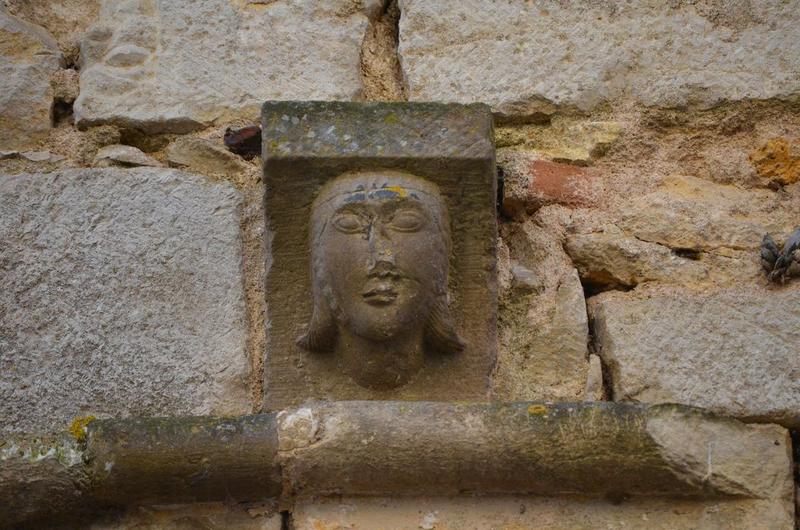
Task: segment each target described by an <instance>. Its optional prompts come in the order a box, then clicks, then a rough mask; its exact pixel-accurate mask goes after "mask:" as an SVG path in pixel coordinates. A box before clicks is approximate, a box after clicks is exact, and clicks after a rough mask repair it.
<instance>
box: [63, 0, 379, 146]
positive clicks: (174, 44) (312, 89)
mask: <svg viewBox="0 0 800 530" xmlns="http://www.w3.org/2000/svg"><path fill="white" fill-rule="evenodd" d="M377 11H379V2H377V1H376V0H369V1H367V2H350V1H348V0H335V1H333V2H316V1H314V0H303V1H300V2H231V1H229V0H202V1H196V0H193V1H189V0H179V1H170V2H152V1H150V0H125V1H118V0H108V1H106V2H104V3H103V6H102V9H101V13H100V16H99V17H98V20H99V22H98V24H96V25H95V26H93V27H92V28H91V29H90V30H89V31H88V32H87V34H86V36H85V38H84V40H83V42H82V45H81V59H82V62H83V65H84V67H83V70H82V73H81V94H80V97H79V98H78V100H77V101H76V103H75V117H76V120H77V124H78V125H79V126H86V125H91V124H98V123H108V122H112V123H116V124H118V125H122V126H130V127H136V128H140V129H144V130H146V131H171V132H185V131H187V130H191V129H194V128H197V127H200V126H202V125H207V124H209V123H212V122H215V121H218V120H225V119H226V118H231V117H234V116H247V117H249V118H250V119H253V120H254V119H256V116H258V107H259V105H260V104H261V103H262V102H263V101H264V100H267V99H319V100H331V99H334V100H336V99H345V100H346V99H353V98H355V97H356V96H357V95H358V94H359V92H360V90H361V81H360V70H359V54H360V50H361V41H362V39H363V37H364V33H365V31H366V29H367V26H368V23H369V16H370V15H372V14H375V15H377Z"/></svg>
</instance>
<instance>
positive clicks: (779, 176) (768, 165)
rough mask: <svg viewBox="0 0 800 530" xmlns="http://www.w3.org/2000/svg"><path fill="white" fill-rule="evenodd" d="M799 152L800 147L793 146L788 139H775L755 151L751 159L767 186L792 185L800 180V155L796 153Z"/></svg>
mask: <svg viewBox="0 0 800 530" xmlns="http://www.w3.org/2000/svg"><path fill="white" fill-rule="evenodd" d="M792 147H794V149H792ZM793 150H794V151H795V153H792V151H793ZM797 150H798V147H797V146H792V145H791V144H790V143H789V141H788V140H787V139H786V138H773V139H772V140H770V141H768V142H767V143H765V144H764V145H762V146H761V147H759V148H758V149H756V150H755V151H753V152H752V153H751V154H750V157H749V159H750V163H751V164H753V166H754V167H755V168H756V171H757V172H758V175H759V176H760V177H761V178H762V179H763V180H764V181H765V182H766V183H767V184H770V183H773V182H775V183H777V184H782V185H785V184H792V183H793V182H797V181H798V180H800V154H798V153H796V151H797Z"/></svg>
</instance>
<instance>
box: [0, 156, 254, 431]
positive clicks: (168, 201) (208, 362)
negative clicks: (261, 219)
mask: <svg viewBox="0 0 800 530" xmlns="http://www.w3.org/2000/svg"><path fill="white" fill-rule="evenodd" d="M239 203H240V197H239V194H238V192H237V191H236V190H235V189H234V188H233V187H232V186H231V185H230V184H227V183H212V182H210V181H209V180H207V179H206V178H204V177H200V176H197V175H192V174H188V173H182V172H179V171H175V170H164V169H154V168H147V169H145V168H142V169H131V170H122V169H85V170H67V171H62V172H58V173H52V174H24V175H16V176H7V175H3V176H2V177H0V241H2V245H0V284H2V286H3V288H2V289H1V290H0V418H2V425H0V430H4V431H17V432H19V431H31V430H38V431H42V430H44V431H47V430H51V429H54V428H62V427H63V426H64V425H65V423H66V422H68V421H69V420H70V419H71V418H72V417H74V416H77V415H89V414H91V415H97V416H100V417H102V416H112V415H123V416H124V415H128V414H137V415H169V414H206V413H237V412H238V413H240V412H246V411H248V409H249V397H248V395H249V391H248V389H247V378H248V376H249V373H250V371H249V363H248V360H247V355H246V353H245V329H246V328H245V315H244V301H243V289H242V281H243V280H242V272H241V259H242V258H241V255H242V254H241V252H242V251H241V242H240V236H239Z"/></svg>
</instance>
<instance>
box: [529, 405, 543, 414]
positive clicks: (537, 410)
mask: <svg viewBox="0 0 800 530" xmlns="http://www.w3.org/2000/svg"><path fill="white" fill-rule="evenodd" d="M528 414H533V415H536V416H541V415H543V414H547V407H545V406H544V405H531V406H529V407H528Z"/></svg>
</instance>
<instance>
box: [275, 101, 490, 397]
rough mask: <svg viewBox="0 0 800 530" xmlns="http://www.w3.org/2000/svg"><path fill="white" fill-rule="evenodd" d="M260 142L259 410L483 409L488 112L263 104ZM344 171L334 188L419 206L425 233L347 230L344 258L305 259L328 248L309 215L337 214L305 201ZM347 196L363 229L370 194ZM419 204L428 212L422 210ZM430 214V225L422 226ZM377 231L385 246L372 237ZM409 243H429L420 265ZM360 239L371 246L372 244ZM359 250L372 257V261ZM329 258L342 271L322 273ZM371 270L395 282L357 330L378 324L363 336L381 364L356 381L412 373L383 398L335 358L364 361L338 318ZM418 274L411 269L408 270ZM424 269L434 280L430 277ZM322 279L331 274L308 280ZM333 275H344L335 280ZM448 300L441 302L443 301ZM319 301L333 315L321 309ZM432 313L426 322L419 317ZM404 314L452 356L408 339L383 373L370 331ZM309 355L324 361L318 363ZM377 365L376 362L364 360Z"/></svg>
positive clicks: (318, 221)
mask: <svg viewBox="0 0 800 530" xmlns="http://www.w3.org/2000/svg"><path fill="white" fill-rule="evenodd" d="M262 131H263V141H264V182H265V187H266V212H267V216H268V219H267V224H268V226H269V228H270V229H272V230H273V231H274V234H275V235H274V238H273V240H272V242H271V245H272V262H271V265H270V268H269V271H268V276H267V304H268V307H269V319H270V331H269V337H268V342H269V344H268V347H267V355H266V360H265V385H264V389H265V392H264V394H265V396H264V399H265V404H266V407H267V409H268V410H275V409H279V408H283V407H287V406H294V405H297V404H300V403H303V402H306V401H307V400H309V399H326V400H331V399H337V400H344V399H400V400H403V399H408V400H419V399H429V400H447V399H484V398H485V397H486V394H487V391H488V373H489V371H490V370H491V366H492V363H493V361H494V357H495V354H496V349H497V345H496V342H497V339H496V333H497V326H496V318H497V317H496V314H497V313H496V307H497V306H496V304H497V301H496V294H497V293H496V276H495V274H496V254H495V242H496V239H497V220H496V213H495V212H496V200H497V188H496V174H495V165H494V162H495V160H494V146H493V143H492V137H491V131H492V117H491V114H490V112H489V109H488V108H487V107H486V106H485V105H470V106H464V105H453V104H449V105H443V104H436V103H411V104H409V103H347V102H268V103H266V104H265V105H264V110H263V121H262ZM365 168H369V169H370V170H371V169H373V168H378V169H379V171H375V172H369V171H364V169H365ZM356 171H357V172H359V173H358V175H357V176H353V175H352V173H351V175H350V176H349V177H343V178H344V179H345V181H346V182H350V183H354V182H355V181H351V180H349V179H350V178H351V177H352V178H353V179H356V180H358V182H357V183H354V184H353V187H352V188H349V189H352V190H356V188H357V186H362V187H363V188H364V189H367V190H372V189H373V188H372V185H374V186H375V187H376V188H377V189H378V190H380V191H378V195H381V194H383V197H384V198H385V200H386V203H384V204H385V206H387V207H392V208H394V207H395V206H396V205H397V204H398V202H397V201H401V200H407V201H408V202H409V204H408V206H409V209H411V205H412V204H416V206H415V208H419V207H420V204H422V203H423V202H424V203H425V204H426V205H427V206H426V208H427V207H430V208H431V210H430V212H429V213H421V214H420V215H421V216H422V218H424V219H429V220H430V223H429V224H423V225H421V227H412V230H409V231H407V232H405V233H403V232H402V231H401V230H394V229H392V230H391V231H390V230H389V229H388V228H381V231H380V232H375V231H373V230H372V229H369V230H368V231H367V232H365V231H364V227H363V226H361V224H358V225H357V227H356V230H355V231H352V232H351V234H352V235H353V236H355V238H356V241H362V242H367V243H368V244H367V245H361V244H360V243H359V244H358V245H353V246H350V245H351V242H348V243H346V244H345V243H343V244H342V245H341V246H338V245H334V244H331V246H330V247H325V246H323V245H316V246H315V244H316V243H319V242H323V243H324V242H325V241H333V240H328V239H327V238H320V234H323V233H324V230H323V229H322V228H320V227H323V226H330V227H333V226H334V225H333V224H332V223H331V222H329V221H330V220H331V214H330V213H325V209H324V207H318V204H325V205H332V204H335V208H336V209H337V210H336V211H337V212H340V211H341V210H340V208H344V207H345V205H340V204H339V203H334V202H324V201H323V202H322V203H317V202H315V200H316V199H319V198H320V197H322V198H323V199H324V198H327V197H330V195H328V194H329V193H331V189H332V188H331V186H339V185H340V184H341V182H342V181H341V180H336V179H337V177H340V176H341V175H342V174H343V173H345V172H356ZM400 175H404V177H403V178H400ZM359 179H361V180H359ZM364 179H366V180H364ZM404 194H407V197H403V195H404ZM415 194H416V196H415ZM348 196H349V199H348V201H347V203H348V204H350V205H351V206H352V205H353V203H358V204H357V205H356V206H357V207H358V208H360V209H359V210H358V211H359V212H362V214H363V216H364V218H365V219H373V218H372V217H370V215H372V210H370V211H369V212H366V211H365V210H363V208H365V207H366V206H365V204H366V203H365V200H366V199H367V198H369V200H370V201H371V200H372V199H373V198H374V197H375V196H374V195H373V194H372V193H371V192H370V193H365V194H358V193H353V194H350V195H348ZM368 196H369V197H368ZM423 196H426V197H428V199H425V200H424V201H423V200H422V199H421V197H423ZM434 197H436V198H435V199H433V198H434ZM389 198H391V201H390V200H389ZM350 201H353V202H350ZM434 205H435V206H434ZM434 210H437V211H441V212H443V213H444V215H440V214H436V215H435V216H433V215H432V212H433V211H434ZM317 214H319V215H317ZM370 222H374V223H375V224H374V225H369V226H382V227H386V226H387V223H386V221H385V220H381V221H380V222H377V221H374V220H373V221H370ZM325 223H328V224H327V225H326V224H325ZM422 227H429V228H422ZM434 229H435V230H434ZM429 230H430V231H429ZM387 232H388V233H389V234H390V235H385V234H386V233H387ZM422 232H428V233H430V234H433V235H431V238H430V239H429V241H431V242H432V244H431V246H430V247H429V248H430V254H429V257H419V256H418V257H417V258H416V259H413V258H410V256H412V255H413V254H414V253H415V252H416V251H418V248H419V246H418V245H416V244H415V245H409V243H408V242H409V241H413V240H414V239H412V238H416V237H417V236H418V235H419V234H420V233H422ZM372 233H376V234H380V238H379V239H380V240H379V241H377V243H376V242H375V241H376V240H375V239H374V238H373V237H372V236H371V235H370V234H372ZM362 236H364V237H362ZM384 237H385V238H386V239H383V238H384ZM446 239H447V240H449V241H450V243H451V246H450V247H449V251H448V250H445V249H446V248H447V247H448V244H447V243H443V241H444V240H446ZM437 241H438V242H437ZM312 249H313V251H312ZM325 249H327V250H325ZM342 249H345V251H342ZM346 249H351V250H352V249H354V250H352V251H351V252H347V251H346ZM373 249H377V250H378V251H379V252H376V253H374V254H373ZM337 250H338V251H339V252H341V253H340V254H339V253H337ZM342 256H345V257H346V258H347V259H352V260H353V261H352V262H349V263H344V261H336V260H337V259H339V258H341V257H342ZM353 256H357V258H354V257H353ZM334 258H336V259H334ZM342 259H345V258H342ZM337 263H338V264H339V265H336V264H337ZM370 263H372V265H370ZM376 263H377V264H382V265H381V266H382V267H384V271H383V272H384V273H386V274H385V275H384V276H383V278H387V277H393V278H395V279H396V280H399V281H400V282H401V285H400V286H399V287H398V289H397V291H399V292H400V296H398V297H397V303H393V302H392V303H391V304H386V305H385V306H382V307H381V308H380V309H379V310H375V311H372V312H369V313H368V315H370V316H368V317H365V318H364V319H362V320H360V321H361V322H367V321H369V322H373V323H374V322H375V321H376V320H379V319H382V323H381V324H380V325H381V326H383V325H384V323H387V324H385V325H386V327H385V328H382V330H381V331H380V332H375V333H374V334H373V335H371V336H370V338H371V340H374V341H375V343H376V344H377V345H376V346H375V348H376V350H377V349H383V350H382V351H383V352H384V356H383V357H382V358H381V361H372V360H371V365H370V363H363V366H364V373H366V372H367V370H368V369H369V370H370V373H373V375H374V372H373V370H375V369H376V368H380V367H383V366H391V367H392V368H394V367H398V366H399V363H400V362H406V359H408V358H410V357H411V356H412V354H413V355H416V357H415V360H419V362H420V363H421V364H422V366H421V367H419V369H418V370H416V371H415V375H414V376H413V378H411V379H407V380H405V383H404V384H403V385H402V386H396V387H395V388H392V389H388V388H386V386H387V385H384V384H380V385H376V386H377V387H374V388H369V387H368V386H367V385H368V384H370V383H369V382H367V381H365V380H359V376H358V374H357V373H356V372H355V371H354V370H355V368H356V367H358V366H360V364H359V363H358V362H353V361H352V360H351V359H349V358H348V354H355V352H357V351H364V348H358V349H357V348H356V346H353V347H352V348H348V346H347V345H349V344H355V341H356V339H354V338H349V337H354V336H355V337H363V336H364V334H363V333H362V335H358V334H356V333H354V332H353V328H352V327H351V326H350V322H351V320H350V317H353V315H354V314H356V312H355V311H354V310H352V309H353V308H363V307H365V306H367V305H368V302H365V301H364V299H363V298H362V297H360V296H358V293H366V291H367V290H372V289H373V287H374V286H371V287H368V286H367V283H368V282H370V281H372V278H371V274H372V272H367V269H368V268H372V267H373V266H374V264H376ZM418 263H419V264H422V265H423V266H422V267H420V268H418V267H417V264H418ZM331 264H334V265H333V266H331ZM431 264H434V268H435V271H441V272H435V271H434V270H432V269H431ZM326 267H330V270H331V271H335V272H336V275H334V273H333V272H330V273H329V272H325V273H320V272H319V271H324V270H326ZM426 268H427V271H423V269H426ZM375 269H378V267H375ZM398 271H399V272H398ZM312 273H313V274H312ZM343 274H344V275H348V278H347V279H346V280H345V279H342V275H343ZM375 274H381V273H380V272H378V273H375ZM433 278H438V280H433ZM443 278H446V279H447V280H449V281H444V280H443ZM408 280H411V284H420V285H423V286H425V287H424V288H425V289H426V293H425V294H415V295H410V293H411V291H412V290H413V289H414V288H413V287H412V288H410V289H408V288H407V286H408V285H409V284H408V283H405V285H403V284H402V283H403V282H406V281H408ZM348 282H349V283H348ZM437 282H442V283H437ZM434 283H435V285H434ZM448 288H449V289H450V290H451V293H450V294H451V295H452V296H450V297H449V299H448V296H447V291H448ZM326 289H329V290H330V292H329V291H326ZM335 289H338V291H337V292H336V293H334V290H335ZM342 293H344V294H342ZM403 293H406V294H408V296H405V295H403ZM430 293H433V294H434V295H435V297H436V300H435V304H436V305H435V306H434V305H433V304H428V302H429V301H430V300H431V299H430ZM367 296H369V295H367ZM331 300H333V301H335V302H336V303H337V304H338V303H341V305H338V306H337V307H335V308H334V307H332V305H331V303H330V301H331ZM354 300H355V301H354ZM351 301H352V302H353V303H352V304H350V305H349V306H348V309H344V305H345V304H348V303H350V302H351ZM359 304H360V305H359ZM412 304H417V305H416V307H414V306H413V305H412ZM372 307H376V306H372ZM434 307H435V312H434V311H433V310H432V309H431V308H434ZM409 308H410V309H409ZM412 312H413V314H415V315H417V314H419V315H422V314H424V315H425V316H424V322H425V324H426V326H425V329H427V330H430V331H431V334H430V335H427V338H431V339H435V338H436V337H434V334H435V335H436V336H437V337H438V338H441V336H442V335H443V333H439V332H440V331H441V330H442V329H449V330H451V331H452V330H453V329H455V330H456V331H457V334H458V336H460V338H461V341H460V342H462V343H463V344H464V348H463V350H462V351H458V348H443V347H441V346H442V345H443V344H444V342H445V341H441V342H434V340H430V341H429V342H423V346H422V347H421V348H419V347H417V346H416V345H417V344H419V342H418V341H417V339H418V336H415V339H414V345H415V346H403V348H406V349H405V350H404V351H398V352H397V353H396V357H397V359H399V361H398V362H397V363H396V364H393V363H395V361H394V360H393V359H389V360H386V355H385V354H386V353H388V352H389V351H392V350H389V349H388V346H389V345H388V344H387V343H386V342H385V341H383V340H382V337H384V336H391V337H397V335H396V334H392V335H390V334H389V333H388V332H387V333H386V334H385V335H384V334H383V333H384V332H383V330H384V329H397V328H396V327H395V326H396V325H397V324H396V323H397V320H396V318H400V317H398V316H397V315H400V314H402V315H408V314H411V313H412ZM423 312H425V313H423ZM448 314H449V318H448ZM373 317H374V320H370V319H372V318H373ZM440 317H441V318H440ZM403 318H405V317H403ZM353 320H355V319H353ZM421 320H422V319H421V318H419V317H416V318H415V319H414V321H413V322H414V324H413V325H409V328H413V330H414V331H415V332H416V333H419V331H420V327H421V322H420V321H421ZM444 322H446V323H447V325H446V326H444V325H442V323H444ZM370 325H372V324H370ZM376 327H377V326H376ZM372 329H374V328H372ZM310 330H314V331H315V332H314V333H311V332H310ZM319 330H323V331H324V332H319ZM348 333H350V334H351V335H349V336H348ZM298 337H301V340H298ZM427 338H426V340H427ZM348 341H352V342H348ZM453 342H456V341H453ZM315 345H317V346H319V347H315ZM451 345H452V344H451ZM398 348H400V347H398ZM321 349H327V350H328V351H318V350H321ZM378 355H379V354H378V353H377V351H376V356H375V358H376V359H377V358H378ZM420 355H421V356H422V357H423V358H422V359H419V356H420ZM351 369H352V370H351ZM407 373H408V372H407V371H406V370H404V367H398V370H397V371H395V372H392V374H393V375H397V376H398V377H400V378H405V375H402V374H407ZM399 380H400V379H397V378H395V381H399ZM365 383H366V384H365Z"/></svg>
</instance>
